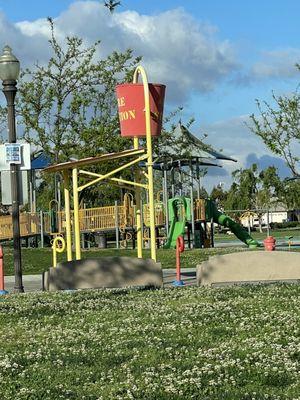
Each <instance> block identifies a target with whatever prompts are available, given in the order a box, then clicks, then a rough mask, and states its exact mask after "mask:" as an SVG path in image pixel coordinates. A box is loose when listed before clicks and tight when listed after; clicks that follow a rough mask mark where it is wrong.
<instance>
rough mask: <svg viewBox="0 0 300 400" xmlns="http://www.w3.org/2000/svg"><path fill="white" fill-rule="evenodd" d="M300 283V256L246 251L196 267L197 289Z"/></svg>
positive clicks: (210, 259) (222, 256)
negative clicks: (254, 284)
mask: <svg viewBox="0 0 300 400" xmlns="http://www.w3.org/2000/svg"><path fill="white" fill-rule="evenodd" d="M272 282H291V283H294V282H297V283H300V253H296V252H288V251H273V252H269V251H244V252H240V253H233V254H225V255H220V256H213V257H210V258H209V260H208V261H205V262H203V263H201V264H200V265H198V266H197V285H198V286H227V285H236V284H247V283H256V284H257V283H272Z"/></svg>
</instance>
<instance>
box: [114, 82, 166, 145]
mask: <svg viewBox="0 0 300 400" xmlns="http://www.w3.org/2000/svg"><path fill="white" fill-rule="evenodd" d="M165 90H166V86H165V85H160V84H154V83H149V95H150V112H151V135H152V136H159V135H160V132H161V127H162V117H163V108H164V99H165ZM116 93H117V99H118V110H119V120H120V127H121V136H129V137H134V136H146V120H145V98H144V85H143V84H142V83H124V84H122V85H117V86H116Z"/></svg>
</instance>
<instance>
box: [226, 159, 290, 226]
mask: <svg viewBox="0 0 300 400" xmlns="http://www.w3.org/2000/svg"><path fill="white" fill-rule="evenodd" d="M232 175H233V177H234V180H235V181H234V182H233V184H232V186H231V188H230V190H229V192H228V194H227V198H226V201H225V208H226V209H230V210H255V213H256V214H257V216H258V219H259V226H260V230H261V229H262V228H261V219H262V216H263V214H264V213H265V210H266V209H269V208H271V207H272V206H274V205H275V204H278V203H282V202H283V199H284V185H283V182H282V181H281V180H280V178H279V176H278V173H277V169H276V168H275V167H274V166H270V167H268V168H266V169H265V170H263V171H261V172H259V170H258V168H257V165H256V164H253V165H252V166H251V167H250V168H246V169H239V170H236V171H234V172H233V174H232Z"/></svg>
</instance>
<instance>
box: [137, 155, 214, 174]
mask: <svg viewBox="0 0 300 400" xmlns="http://www.w3.org/2000/svg"><path fill="white" fill-rule="evenodd" d="M191 164H192V165H198V166H199V167H219V168H222V165H219V164H216V163H215V162H213V161H212V160H211V159H210V160H209V159H204V158H202V159H193V160H189V159H181V160H172V161H165V162H155V163H154V164H153V168H154V169H156V170H158V171H169V170H170V169H172V168H180V167H187V166H190V165H191ZM139 166H140V167H141V168H143V167H146V163H145V162H140V163H139Z"/></svg>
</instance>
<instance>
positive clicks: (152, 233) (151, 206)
mask: <svg viewBox="0 0 300 400" xmlns="http://www.w3.org/2000/svg"><path fill="white" fill-rule="evenodd" d="M139 75H141V77H142V82H143V85H144V98H145V119H146V145H147V164H148V193H149V214H150V215H149V217H150V236H151V237H150V241H151V242H150V243H151V258H152V259H153V260H154V261H156V243H155V242H156V240H155V209H154V185H153V154H152V137H151V111H150V98H149V86H148V78H147V75H146V72H145V70H144V68H143V67H141V66H138V67H137V68H136V70H135V72H134V76H133V83H137V81H138V76H139Z"/></svg>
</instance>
